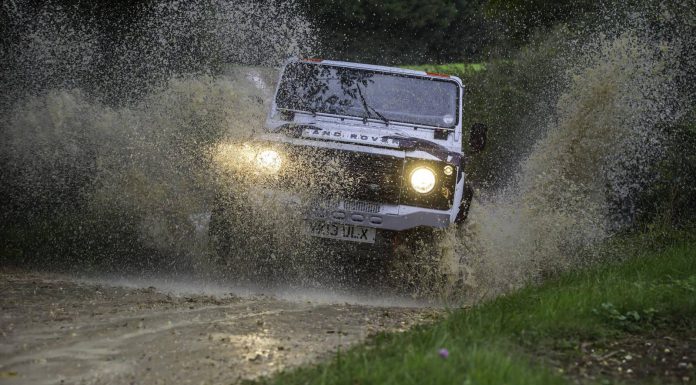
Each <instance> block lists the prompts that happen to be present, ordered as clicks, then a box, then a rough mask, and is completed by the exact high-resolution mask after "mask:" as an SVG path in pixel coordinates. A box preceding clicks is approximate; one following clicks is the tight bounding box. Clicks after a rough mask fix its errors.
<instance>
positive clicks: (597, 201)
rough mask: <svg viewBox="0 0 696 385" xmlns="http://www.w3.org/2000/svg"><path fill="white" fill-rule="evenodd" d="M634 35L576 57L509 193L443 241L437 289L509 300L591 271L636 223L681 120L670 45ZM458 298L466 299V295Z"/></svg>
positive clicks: (476, 208)
mask: <svg viewBox="0 0 696 385" xmlns="http://www.w3.org/2000/svg"><path fill="white" fill-rule="evenodd" d="M655 43H656V42H654V41H651V40H649V39H646V38H644V37H641V36H639V35H637V34H635V33H632V32H630V31H629V32H625V33H623V34H621V35H619V36H616V37H607V36H601V37H599V38H597V39H595V40H593V41H592V43H589V44H587V45H585V46H584V47H582V50H581V52H583V54H582V55H580V56H578V57H576V58H575V59H574V60H573V63H574V64H573V65H572V66H570V68H569V69H568V71H567V79H568V81H567V85H566V87H565V89H564V90H563V91H562V92H561V94H560V96H559V97H558V99H557V102H556V105H555V112H554V114H553V116H550V117H549V123H548V125H547V127H546V128H545V130H544V131H545V133H546V134H545V135H544V136H543V137H542V139H541V140H539V141H538V142H537V143H536V145H535V146H534V148H533V150H532V152H531V154H530V155H529V156H528V157H527V158H526V159H524V160H523V161H522V162H521V163H520V165H519V167H518V171H517V173H516V176H515V178H514V180H513V181H511V183H510V184H509V185H508V187H506V188H504V189H501V190H500V191H495V192H486V191H479V194H478V199H476V200H475V201H474V203H473V205H472V209H471V213H470V217H469V222H468V224H467V225H466V227H465V228H464V229H461V230H455V229H450V230H449V231H448V232H447V233H446V234H445V235H444V237H443V241H442V242H441V243H442V246H440V250H441V251H443V252H444V255H445V257H444V262H441V263H444V265H445V266H444V267H443V268H442V269H441V271H444V272H445V273H447V274H449V275H450V276H453V278H450V279H449V281H445V282H444V283H442V286H445V287H448V285H449V287H450V289H449V290H450V291H451V290H452V288H451V286H452V285H453V284H454V285H460V286H458V287H457V289H458V290H454V291H455V292H457V293H458V295H460V296H461V295H462V294H464V295H465V296H467V297H468V298H469V299H478V298H485V297H490V296H496V295H499V294H501V293H505V292H507V291H509V290H512V289H515V288H518V287H520V286H522V285H524V284H526V283H529V282H530V281H531V282H534V281H538V280H539V279H541V278H542V277H544V276H546V275H548V274H552V273H555V272H558V271H563V270H568V269H571V268H574V267H579V266H582V265H585V264H587V263H589V261H590V259H592V258H597V254H596V253H597V247H598V246H599V245H600V244H601V242H602V241H603V240H606V239H607V238H608V237H610V236H611V235H612V234H614V233H615V232H616V231H618V230H620V229H622V228H624V227H625V226H626V225H628V224H630V223H632V216H633V215H634V214H635V213H634V210H635V201H634V200H635V199H636V196H637V195H638V194H639V193H640V192H641V191H643V190H644V189H645V188H646V187H647V186H648V185H649V184H650V183H651V181H653V180H654V175H653V174H652V172H651V166H652V165H654V164H655V162H656V161H658V160H659V159H660V158H661V156H662V155H663V153H664V150H665V147H664V146H665V140H664V139H665V137H664V133H663V132H662V131H661V130H660V125H663V124H666V123H669V122H672V121H674V120H675V119H676V118H678V117H679V115H680V112H679V111H678V109H677V108H676V106H677V104H676V103H675V100H676V99H677V97H678V95H677V91H676V90H677V89H678V87H677V84H676V79H677V78H678V77H677V76H676V72H675V68H676V66H675V65H674V64H675V63H673V62H672V60H673V59H674V58H676V57H677V56H678V54H679V53H678V52H677V51H676V50H677V49H678V47H677V46H675V45H659V44H658V45H656V44H655ZM462 291H463V293H462Z"/></svg>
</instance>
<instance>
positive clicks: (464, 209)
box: [454, 183, 474, 225]
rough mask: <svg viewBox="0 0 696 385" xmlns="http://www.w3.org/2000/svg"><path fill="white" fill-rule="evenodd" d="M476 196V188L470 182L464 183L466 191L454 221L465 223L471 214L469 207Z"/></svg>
mask: <svg viewBox="0 0 696 385" xmlns="http://www.w3.org/2000/svg"><path fill="white" fill-rule="evenodd" d="M473 198H474V189H473V188H472V187H471V185H470V184H468V183H466V184H464V193H463V195H462V203H460V204H459V212H458V213H457V217H456V218H455V219H454V223H455V224H457V225H459V224H462V223H464V221H465V220H466V218H467V217H468V216H469V209H470V208H471V200H472V199H473Z"/></svg>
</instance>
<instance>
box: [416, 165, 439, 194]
mask: <svg viewBox="0 0 696 385" xmlns="http://www.w3.org/2000/svg"><path fill="white" fill-rule="evenodd" d="M411 187H413V189H414V190H416V191H417V192H419V193H421V194H427V193H429V192H431V191H432V190H433V188H435V173H434V172H433V170H431V169H429V168H427V167H418V168H416V169H415V170H413V171H412V172H411Z"/></svg>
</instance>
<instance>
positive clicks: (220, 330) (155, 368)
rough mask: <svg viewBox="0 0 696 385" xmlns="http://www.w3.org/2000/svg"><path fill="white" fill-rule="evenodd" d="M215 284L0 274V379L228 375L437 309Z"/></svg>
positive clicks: (397, 327)
mask: <svg viewBox="0 0 696 385" xmlns="http://www.w3.org/2000/svg"><path fill="white" fill-rule="evenodd" d="M134 286H136V287H134ZM221 290H222V289H219V290H218V292H216V293H215V294H203V293H199V294H192V293H191V294H187V293H185V292H178V293H175V292H172V291H171V290H168V289H167V288H162V287H160V288H156V287H154V286H150V287H146V286H143V287H137V284H136V285H131V287H126V286H118V285H113V283H108V284H105V283H96V282H95V281H91V282H88V281H83V280H77V279H73V278H69V277H65V276H57V275H49V274H43V273H29V272H25V271H4V272H0V314H2V315H1V316H0V382H2V383H8V384H63V383H80V384H133V383H135V384H138V383H142V384H158V383H168V384H170V383H178V384H186V383H195V384H204V383H235V382H237V381H239V380H241V379H251V378H256V377H258V376H263V375H269V374H272V373H274V372H276V371H278V370H282V369H285V368H291V367H295V366H298V365H302V364H307V363H311V362H317V361H320V360H322V359H328V358H330V357H331V356H332V355H333V354H335V352H336V351H337V350H339V349H340V350H345V349H346V348H348V347H349V346H351V345H353V344H355V343H357V342H360V341H363V340H365V339H366V338H368V336H370V335H372V334H374V333H377V332H380V331H401V330H406V329H408V328H410V327H412V326H413V325H416V324H420V323H425V322H432V321H433V320H435V319H437V318H439V316H440V314H441V310H436V309H429V308H418V307H391V306H373V305H365V304H350V303H346V302H341V300H340V299H339V300H337V301H334V302H333V303H332V302H331V301H329V300H327V299H326V298H324V299H323V300H320V299H314V300H307V298H306V297H305V298H302V297H297V298H294V299H289V298H285V299H283V298H280V297H279V296H275V295H263V294H256V295H254V294H250V295H242V296H239V295H235V294H231V293H229V294H224V293H222V292H221ZM191 291H193V290H191Z"/></svg>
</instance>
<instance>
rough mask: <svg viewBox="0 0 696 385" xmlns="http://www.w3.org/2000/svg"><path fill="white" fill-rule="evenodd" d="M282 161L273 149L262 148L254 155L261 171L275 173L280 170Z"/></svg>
mask: <svg viewBox="0 0 696 385" xmlns="http://www.w3.org/2000/svg"><path fill="white" fill-rule="evenodd" d="M282 163H283V161H282V159H281V158H280V154H278V153H277V152H276V151H274V150H263V151H261V152H259V153H258V155H256V164H257V165H258V166H259V167H260V168H261V170H262V171H264V172H267V173H272V174H274V173H276V172H278V171H279V170H280V166H281V165H282Z"/></svg>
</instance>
